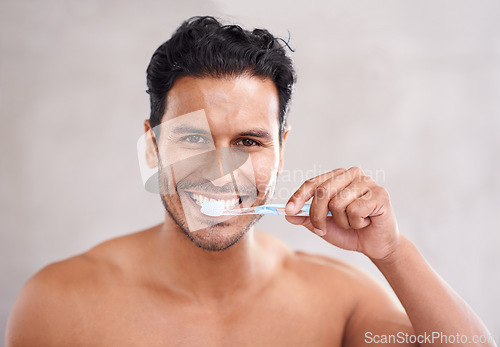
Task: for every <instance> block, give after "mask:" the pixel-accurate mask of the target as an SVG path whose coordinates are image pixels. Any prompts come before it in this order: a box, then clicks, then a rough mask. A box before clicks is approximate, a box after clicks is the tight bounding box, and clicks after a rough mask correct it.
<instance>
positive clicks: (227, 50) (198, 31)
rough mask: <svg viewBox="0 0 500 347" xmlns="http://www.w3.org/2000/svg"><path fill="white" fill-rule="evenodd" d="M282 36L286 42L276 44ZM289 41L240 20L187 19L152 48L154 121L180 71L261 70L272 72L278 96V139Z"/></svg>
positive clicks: (287, 86)
mask: <svg viewBox="0 0 500 347" xmlns="http://www.w3.org/2000/svg"><path fill="white" fill-rule="evenodd" d="M280 41H281V42H282V43H284V45H281V44H280ZM285 46H286V47H288V48H289V49H290V50H291V51H292V52H293V49H291V48H290V46H289V45H288V42H286V41H284V40H283V39H281V38H275V37H274V36H273V35H271V34H270V33H269V31H267V30H265V29H254V30H253V31H248V30H244V29H242V28H241V27H240V26H238V25H222V24H221V23H220V22H219V21H218V20H217V19H215V18H214V17H210V16H204V17H192V18H190V19H188V20H186V21H185V22H184V23H182V25H181V26H180V27H179V28H178V29H177V31H176V32H175V33H174V34H173V35H172V37H171V38H170V40H168V41H166V42H165V43H163V44H162V45H161V46H160V47H158V49H157V50H156V51H155V52H154V54H153V57H152V58H151V61H150V63H149V66H148V68H147V85H148V90H147V93H148V94H149V96H150V102H151V115H150V118H149V122H150V124H151V126H152V127H155V126H156V125H158V124H160V122H161V118H162V116H163V114H164V112H165V106H166V105H165V100H166V97H167V93H168V91H169V90H170V88H172V86H173V84H174V82H175V81H176V80H177V79H178V78H179V77H183V76H193V77H214V78H220V77H225V76H239V75H242V74H248V75H249V76H259V77H268V78H270V79H271V80H272V81H273V82H274V84H275V85H276V87H277V90H278V97H279V110H280V111H279V124H280V127H279V128H280V130H279V135H280V137H279V139H280V144H281V142H282V137H283V133H284V130H285V127H286V121H287V120H286V117H287V112H288V107H289V102H290V99H291V96H292V92H293V88H294V84H295V82H296V74H295V70H294V67H293V63H292V60H291V59H290V58H289V57H288V56H287V55H286V52H285Z"/></svg>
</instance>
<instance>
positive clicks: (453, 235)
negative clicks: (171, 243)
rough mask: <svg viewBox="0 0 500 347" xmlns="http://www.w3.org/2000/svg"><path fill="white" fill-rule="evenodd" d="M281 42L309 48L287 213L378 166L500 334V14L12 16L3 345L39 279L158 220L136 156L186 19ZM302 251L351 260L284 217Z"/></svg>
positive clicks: (458, 4) (404, 210) (29, 4)
mask: <svg viewBox="0 0 500 347" xmlns="http://www.w3.org/2000/svg"><path fill="white" fill-rule="evenodd" d="M198 14H212V15H216V16H219V17H223V18H226V19H227V20H229V21H231V22H236V23H242V24H243V25H245V26H246V27H247V28H253V27H255V26H258V27H266V28H268V29H270V30H271V31H273V32H274V33H275V34H278V35H281V36H284V37H287V36H288V30H289V31H290V34H291V45H292V47H293V48H295V49H296V52H295V53H293V54H292V57H293V59H294V60H295V63H296V67H297V71H298V75H299V81H298V85H297V89H296V95H295V99H294V102H293V105H292V111H291V114H290V123H291V125H292V133H291V135H290V137H289V141H288V143H287V148H286V150H287V152H286V162H285V165H286V169H287V170H288V171H287V176H283V178H282V180H281V182H280V183H279V189H278V190H277V193H278V196H277V201H284V200H285V199H286V197H287V196H288V195H290V194H291V193H292V189H293V188H297V187H298V186H299V185H300V184H301V183H302V182H301V179H305V178H308V177H311V176H312V175H313V174H315V173H319V172H324V171H326V170H331V169H335V168H338V167H345V168H347V167H351V166H361V167H362V168H363V169H365V170H366V171H367V172H368V173H371V174H372V175H373V176H374V177H375V178H376V179H377V181H378V182H379V183H380V184H382V185H384V186H386V187H387V188H388V189H389V192H390V194H391V197H392V200H393V205H394V207H395V210H396V213H397V217H398V221H399V227H400V230H401V232H402V233H404V234H405V235H407V236H408V237H409V238H410V239H411V240H413V242H414V243H415V244H416V245H417V246H418V247H419V249H420V250H421V252H422V253H423V254H424V255H425V256H426V258H427V259H428V261H429V262H430V263H431V264H432V265H433V266H434V268H435V269H436V270H437V271H438V272H439V273H440V274H441V275H442V277H443V278H444V279H445V280H446V281H447V282H448V283H450V284H451V285H452V287H453V288H455V290H456V291H457V292H458V293H459V294H460V295H462V296H463V297H464V298H465V299H466V300H467V301H468V302H469V304H470V305H471V306H472V307H473V308H474V309H475V310H476V312H477V313H478V314H479V315H480V316H481V317H482V318H483V320H484V321H485V322H486V324H487V325H488V327H489V328H490V330H491V331H492V333H493V334H494V335H495V336H497V337H498V336H500V320H499V319H498V312H500V302H499V300H498V293H499V292H500V252H498V249H499V246H500V222H499V221H500V219H499V212H500V183H499V182H500V179H499V174H500V160H499V159H500V117H499V113H500V21H499V14H500V3H499V2H497V1H494V0H491V1H442V0H433V1H429V0H427V1H400V0H394V1H386V0H383V1H368V0H367V1H353V0H349V1H347V0H346V1H336V0H334V1H332V0H329V1H322V2H320V1H318V2H315V3H313V2H310V1H308V2H302V3H293V2H290V1H284V0H279V1H274V2H271V1H263V0H258V1H251V2H238V3H237V2H231V1H229V0H227V1H218V2H207V1H202V0H199V1H159V0H147V1H141V2H138V1H137V2H132V1H117V0H115V1H97V0H89V1H63V0H43V1H14V0H10V1H6V0H1V1H0V122H1V123H0V146H1V147H0V150H1V168H0V170H1V171H0V213H1V215H0V271H1V272H0V274H1V277H0V331H1V333H0V334H2V336H0V337H1V340H2V341H3V332H4V327H5V322H6V320H7V316H8V313H9V310H10V309H11V307H12V304H13V302H14V300H15V297H16V295H17V293H18V292H19V290H20V289H21V287H22V285H23V283H24V282H25V281H26V280H27V279H28V278H29V277H30V276H31V275H33V274H34V273H35V272H36V271H38V270H39V269H40V268H42V267H43V266H45V265H47V264H48V263H50V262H54V261H57V260H60V259H64V258H66V257H69V256H72V255H74V254H77V253H81V252H84V251H85V250H87V249H89V248H90V247H92V246H93V245H95V244H97V243H99V242H101V241H104V240H106V239H109V238H112V237H115V236H118V235H122V234H125V233H130V232H133V231H137V230H139V229H141V228H145V227H148V226H151V225H153V224H155V223H158V222H160V221H161V220H162V218H163V207H162V205H161V203H160V200H159V198H158V197H157V196H155V195H152V194H149V193H147V192H145V191H144V190H143V188H142V185H141V178H140V174H139V169H138V164H137V159H136V158H137V155H136V148H135V146H136V141H137V139H138V137H139V136H140V135H141V133H142V122H143V120H144V119H145V118H147V117H148V110H149V105H148V98H147V95H146V93H145V92H144V91H145V89H146V85H145V69H146V66H147V64H148V61H149V59H150V57H151V55H152V53H153V51H154V50H155V49H156V47H157V46H158V45H159V44H160V43H162V42H163V41H165V40H166V39H168V37H169V36H170V34H171V33H172V31H173V30H174V29H175V28H176V27H177V26H178V25H179V24H180V23H181V21H182V20H184V19H186V18H188V17H190V16H192V15H198ZM259 227H260V228H261V229H263V230H267V231H269V232H270V233H273V234H275V235H277V236H279V237H280V238H282V239H283V240H285V241H286V242H287V243H288V244H289V245H290V246H292V247H294V248H297V249H303V250H308V251H311V252H320V253H324V254H328V255H331V256H335V257H339V258H342V259H344V260H347V261H350V262H352V263H354V264H356V265H358V266H359V267H361V268H363V269H364V270H365V271H367V272H369V273H372V274H373V275H374V276H376V277H378V278H379V279H380V280H382V281H383V278H382V277H381V276H380V275H379V274H378V272H377V271H376V269H375V267H374V266H373V265H372V264H371V263H370V262H369V261H367V260H366V259H365V258H364V257H363V256H361V255H359V254H354V253H350V252H346V251H342V250H338V249H335V248H334V247H333V246H331V245H329V244H326V243H324V242H323V241H322V240H320V239H319V238H317V237H315V236H314V235H312V234H310V233H309V232H308V231H306V230H303V229H301V228H299V227H295V226H290V225H288V224H287V223H286V221H284V220H283V219H282V218H281V217H273V216H269V217H266V218H264V219H263V220H262V222H261V223H260V226H259Z"/></svg>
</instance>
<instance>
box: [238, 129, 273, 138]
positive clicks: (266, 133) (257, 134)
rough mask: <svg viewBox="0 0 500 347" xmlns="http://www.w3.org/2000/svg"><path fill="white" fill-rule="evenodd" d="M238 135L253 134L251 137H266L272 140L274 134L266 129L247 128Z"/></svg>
mask: <svg viewBox="0 0 500 347" xmlns="http://www.w3.org/2000/svg"><path fill="white" fill-rule="evenodd" d="M238 136H251V137H257V138H261V139H266V140H271V139H272V138H273V136H272V135H271V133H270V132H269V131H267V130H266V129H250V130H246V131H244V132H242V133H239V134H238Z"/></svg>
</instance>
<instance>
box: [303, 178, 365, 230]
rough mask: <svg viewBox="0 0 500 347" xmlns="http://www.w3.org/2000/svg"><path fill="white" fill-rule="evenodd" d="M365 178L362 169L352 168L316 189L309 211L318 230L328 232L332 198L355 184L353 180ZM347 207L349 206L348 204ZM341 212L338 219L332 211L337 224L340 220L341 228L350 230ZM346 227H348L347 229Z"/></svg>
mask: <svg viewBox="0 0 500 347" xmlns="http://www.w3.org/2000/svg"><path fill="white" fill-rule="evenodd" d="M363 176H364V173H363V171H362V170H361V169H359V168H351V169H349V170H347V171H345V172H343V173H341V174H339V175H337V176H334V177H332V178H330V179H328V180H326V181H325V182H323V183H322V184H320V185H319V186H318V187H317V188H316V190H315V195H314V199H313V201H312V204H311V208H310V210H309V216H310V218H311V222H312V224H313V226H314V227H315V228H316V229H320V230H326V216H327V215H328V210H329V209H330V201H331V200H332V198H333V197H335V196H337V195H338V194H339V193H341V192H342V191H343V190H345V188H346V187H347V186H349V185H350V184H351V183H352V182H353V180H356V179H357V178H359V177H363ZM359 195H361V194H359ZM359 195H358V196H359ZM356 197H357V196H356ZM345 206H347V204H346V205H345ZM345 206H344V207H345ZM340 212H342V211H340ZM340 212H339V211H337V218H335V217H336V216H335V215H334V214H333V211H332V216H333V217H334V219H335V221H336V222H337V220H338V224H339V226H341V227H343V228H346V229H348V224H349V223H348V221H347V217H346V216H344V217H343V219H342V217H341V215H340ZM345 225H347V227H345Z"/></svg>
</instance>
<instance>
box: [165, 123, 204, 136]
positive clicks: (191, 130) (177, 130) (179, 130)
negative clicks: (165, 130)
mask: <svg viewBox="0 0 500 347" xmlns="http://www.w3.org/2000/svg"><path fill="white" fill-rule="evenodd" d="M172 133H174V134H203V135H210V131H209V130H207V129H203V128H197V127H193V126H190V125H186V124H182V125H178V126H176V127H174V128H173V129H172Z"/></svg>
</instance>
